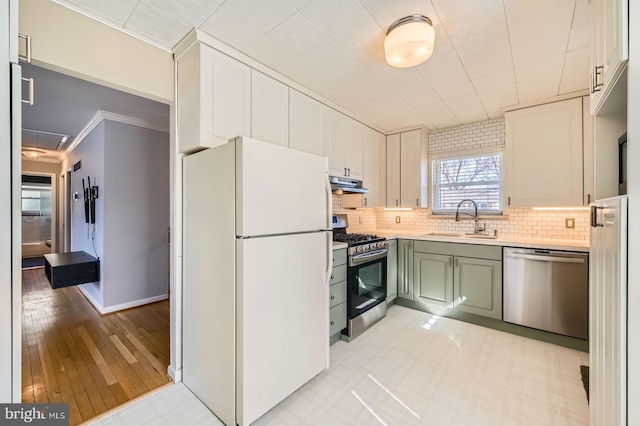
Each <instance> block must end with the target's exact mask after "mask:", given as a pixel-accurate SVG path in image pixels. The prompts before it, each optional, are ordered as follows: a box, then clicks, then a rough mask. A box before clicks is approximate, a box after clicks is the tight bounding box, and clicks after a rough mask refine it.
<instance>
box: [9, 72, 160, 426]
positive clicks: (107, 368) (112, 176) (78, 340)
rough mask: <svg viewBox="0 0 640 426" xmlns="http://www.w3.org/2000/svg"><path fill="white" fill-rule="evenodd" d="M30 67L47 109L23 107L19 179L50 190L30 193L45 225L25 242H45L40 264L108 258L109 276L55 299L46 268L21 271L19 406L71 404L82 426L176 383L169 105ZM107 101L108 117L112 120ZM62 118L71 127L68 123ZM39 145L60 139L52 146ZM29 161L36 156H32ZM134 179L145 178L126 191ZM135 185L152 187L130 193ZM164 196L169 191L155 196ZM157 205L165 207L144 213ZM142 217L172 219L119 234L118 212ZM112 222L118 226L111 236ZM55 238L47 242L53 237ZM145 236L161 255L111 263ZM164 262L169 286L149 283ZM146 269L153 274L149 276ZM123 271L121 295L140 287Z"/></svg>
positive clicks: (73, 419)
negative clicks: (88, 216) (58, 258)
mask: <svg viewBox="0 0 640 426" xmlns="http://www.w3.org/2000/svg"><path fill="white" fill-rule="evenodd" d="M24 68H25V70H26V72H28V73H29V75H31V76H34V77H35V78H36V79H37V80H38V81H39V84H38V86H37V88H36V93H35V94H36V98H38V99H39V102H36V104H35V105H34V106H27V105H25V106H23V126H24V129H23V162H22V169H23V173H24V174H25V175H29V176H41V177H42V176H46V177H48V180H47V181H46V182H44V183H38V182H36V183H33V184H32V185H31V186H27V187H25V188H23V189H24V196H23V199H24V200H23V203H24V204H29V206H27V207H29V208H30V209H31V210H29V209H27V210H28V211H29V212H31V216H32V217H36V214H35V209H36V206H35V204H38V206H37V207H38V214H39V216H37V217H43V218H45V219H42V221H43V222H44V226H43V227H41V228H39V229H38V230H39V231H40V233H39V234H38V235H37V239H36V237H35V236H34V237H33V238H31V237H29V238H26V235H25V234H23V242H27V241H29V242H33V245H34V246H35V245H36V241H44V243H43V244H42V245H43V246H44V247H47V249H48V250H45V249H42V250H41V251H39V252H38V253H37V254H38V255H39V256H38V257H40V258H41V257H42V256H43V255H44V254H46V253H49V252H51V253H60V252H68V251H85V252H87V253H90V254H91V255H92V256H95V257H97V258H99V259H100V264H101V267H102V270H101V280H100V282H96V283H85V284H81V285H78V286H71V287H65V288H56V289H53V288H52V286H51V284H50V283H49V281H48V280H47V277H46V276H45V273H44V267H43V265H34V266H33V267H32V268H30V269H24V270H23V274H22V401H23V402H25V403H56V402H62V403H68V404H69V408H70V410H69V414H70V424H72V425H73V424H79V423H82V422H85V421H87V420H89V419H91V418H94V417H95V416H97V415H100V414H102V413H104V412H106V411H108V410H111V409H113V408H114V407H117V406H118V405H121V404H123V403H126V402H127V401H130V400H132V399H134V398H136V397H138V396H141V395H143V394H144V393H146V392H149V391H151V390H153V389H156V388H158V387H160V386H163V385H165V384H167V383H169V382H170V381H171V378H170V377H169V376H168V375H167V369H168V366H169V361H170V335H169V334H170V333H169V330H170V307H169V300H168V290H169V281H168V278H167V274H166V269H168V259H169V255H168V254H169V242H168V240H167V239H166V232H167V231H166V230H167V227H168V226H169V223H170V220H169V214H170V213H169V211H170V209H169V188H170V184H169V161H168V158H169V136H168V128H169V106H168V105H165V104H159V103H158V102H155V101H150V100H148V99H145V98H141V97H139V96H134V95H131V94H128V93H124V92H118V91H117V90H114V89H110V88H107V87H104V86H99V85H96V84H94V83H89V82H87V81H84V80H80V79H77V78H73V77H69V76H67V75H64V74H59V73H56V72H53V71H49V70H46V69H43V68H39V67H35V66H27V65H25V66H24ZM38 87H39V88H40V90H42V94H41V95H39V93H38ZM105 103H106V104H108V108H109V111H108V112H105V111H104V110H103V108H104V109H106V108H107V106H105ZM100 114H102V115H100ZM65 117H66V118H68V117H71V119H70V120H67V123H66V124H65V123H64V122H65ZM96 117H98V118H99V119H96ZM123 117H124V118H123ZM163 120H164V121H165V122H164V123H162V121H163ZM149 123H151V124H149ZM56 126H57V127H56ZM65 126H66V127H65ZM164 128H166V131H163V129H164ZM31 135H38V137H37V138H33V137H30V136H31ZM42 135H47V139H51V141H50V143H49V144H48V145H47V146H44V140H45V138H44V136H42ZM34 140H35V142H34ZM150 147H152V148H153V149H151V148H150ZM128 149H131V150H132V151H127V150H128ZM30 152H36V153H37V155H36V156H35V157H29V155H28V153H30ZM147 159H149V161H147ZM150 159H155V161H156V162H155V163H152V162H151V160H150ZM165 160H166V161H165ZM158 164H160V165H164V168H165V170H164V172H163V174H162V175H161V176H165V175H166V179H165V177H160V178H158V177H157V173H158V169H161V168H162V166H158ZM131 173H138V174H139V176H138V175H132V177H131V178H128V179H127V180H126V181H122V179H124V178H123V176H125V177H126V176H130V175H129V174H131ZM154 173H156V174H155V175H154ZM89 177H90V178H91V183H92V185H93V186H97V187H98V188H99V191H96V194H95V195H96V197H95V198H96V200H95V205H94V208H95V210H96V214H95V216H96V221H95V223H90V224H88V223H86V222H85V215H84V200H85V199H86V193H84V192H83V190H82V185H81V183H80V182H81V181H82V180H83V179H84V180H87V179H88V178H89ZM118 179H121V180H120V181H119V180H118ZM145 179H146V180H145ZM165 180H166V182H165ZM38 185H41V186H38ZM46 185H48V187H46ZM136 185H138V186H143V188H142V189H137V190H136V191H132V190H131V188H138V187H137V186H136ZM47 188H48V189H47ZM158 188H160V189H158ZM28 191H31V192H28ZM47 191H48V192H47ZM163 191H164V192H166V193H165V194H158V193H159V192H163ZM154 194H155V195H154ZM58 195H59V196H58ZM136 195H138V196H136ZM152 195H153V196H152ZM154 197H155V198H154ZM149 199H151V200H156V201H152V203H156V202H160V203H161V204H151V205H146V206H141V204H140V203H142V201H144V200H149ZM165 199H166V202H165ZM157 200H161V201H157ZM32 204H33V205H32ZM107 207H109V208H107ZM133 207H135V208H136V209H137V210H136V212H140V211H143V212H144V211H146V212H147V213H146V214H144V215H143V214H136V215H134V216H135V217H134V219H136V220H138V222H140V221H141V220H144V221H145V222H149V223H150V222H152V221H153V220H156V221H157V220H158V218H163V217H166V220H164V222H163V221H160V222H161V223H160V224H158V225H157V228H161V229H162V232H161V233H162V237H159V236H158V233H157V232H156V233H155V234H154V233H153V230H151V232H149V229H144V231H145V232H146V234H144V235H138V234H136V232H137V230H138V229H142V227H141V226H132V227H129V228H127V229H126V230H125V231H123V230H122V228H120V229H118V224H122V223H126V222H127V220H126V214H125V215H124V216H122V217H119V216H118V214H120V213H123V212H126V211H128V210H127V209H130V208H133ZM145 209H146V210H145ZM150 210H152V211H153V212H154V213H155V215H153V217H151V216H152V215H151V214H149V213H148V212H149V211H150ZM114 212H115V213H114ZM47 213H48V216H47ZM110 215H112V216H110ZM46 217H48V218H49V219H48V222H47V220H46ZM150 217H151V218H150ZM107 220H111V222H110V223H111V225H110V228H109V230H108V231H106V229H105V226H106V222H107ZM33 222H34V223H36V221H35V220H33ZM131 222H132V223H133V222H134V220H133V219H132V220H131ZM47 225H48V228H47ZM35 230H36V227H35V226H33V227H25V226H24V221H23V231H25V232H32V231H33V232H34V233H35ZM47 231H48V232H49V234H50V235H51V236H50V238H46V236H47V235H49V234H47ZM144 238H149V239H150V240H149V245H151V246H153V248H154V249H153V253H152V252H150V251H141V252H139V253H137V254H132V255H130V256H128V257H127V258H125V259H122V260H121V263H120V264H116V263H114V259H117V257H118V255H119V254H121V253H123V252H126V250H127V249H128V248H130V247H131V246H135V245H136V244H137V243H138V242H139V241H141V240H144ZM31 240H33V241H31ZM31 248H32V249H33V248H34V247H31ZM41 252H42V253H41ZM165 253H166V254H165ZM154 256H155V257H154ZM34 257H35V256H34ZM157 258H162V259H163V261H164V262H165V263H167V265H166V268H164V269H165V270H163V271H162V274H161V275H162V276H163V277H162V279H160V278H155V276H152V275H150V274H149V275H145V273H144V271H150V270H153V269H154V267H155V268H162V265H159V263H161V262H157V261H156V260H155V259H157ZM122 262H130V264H127V265H124V264H123V263H122ZM114 265H115V266H114ZM132 265H133V266H132ZM137 265H148V268H146V269H144V271H143V273H140V268H137V269H136V266H137ZM121 271H128V273H129V272H130V275H131V276H132V277H135V278H133V279H132V282H131V284H130V285H129V284H128V283H126V285H124V286H121V288H120V289H118V286H117V283H121V282H122V281H123V280H126V279H128V278H131V277H128V276H124V277H120V278H118V277H117V273H118V272H121ZM136 271H138V272H136ZM136 274H137V275H136ZM114 277H115V278H114ZM107 286H109V287H108V290H107V288H106V287H107ZM163 286H164V288H165V289H166V290H165V291H164V292H163V291H156V292H155V293H153V294H151V295H148V294H146V293H144V292H141V291H140V288H142V287H144V288H145V289H147V290H148V289H149V288H158V287H160V288H162V287H163ZM122 287H126V288H125V290H126V291H121V290H122ZM128 296H131V297H130V298H129V299H127V297H128ZM110 298H111V299H110ZM118 298H119V299H118Z"/></svg>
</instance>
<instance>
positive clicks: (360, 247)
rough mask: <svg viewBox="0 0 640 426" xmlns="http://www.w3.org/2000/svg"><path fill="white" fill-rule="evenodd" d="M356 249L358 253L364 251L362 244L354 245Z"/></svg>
mask: <svg viewBox="0 0 640 426" xmlns="http://www.w3.org/2000/svg"><path fill="white" fill-rule="evenodd" d="M356 251H357V252H358V253H362V252H364V246H358V247H356Z"/></svg>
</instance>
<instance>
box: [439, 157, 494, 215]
mask: <svg viewBox="0 0 640 426" xmlns="http://www.w3.org/2000/svg"><path fill="white" fill-rule="evenodd" d="M493 154H501V155H502V160H501V171H500V196H499V199H500V210H482V209H478V215H483V216H502V215H504V210H505V207H506V205H505V199H506V197H505V193H506V188H505V179H504V175H505V152H504V146H502V145H498V146H492V147H485V148H476V149H468V150H462V151H449V152H439V153H435V154H430V155H429V177H430V179H431V181H430V185H429V201H430V203H431V214H432V215H436V216H455V213H456V212H455V210H437V209H435V208H434V207H435V203H434V196H435V194H434V176H433V172H434V164H433V163H434V162H435V161H439V160H447V159H456V158H464V157H481V156H485V155H493ZM467 205H468V206H470V207H471V208H469V207H467ZM463 207H464V208H463V209H461V211H462V210H464V211H465V212H467V213H468V212H469V210H471V211H473V208H472V205H471V204H470V203H468V204H465V205H463Z"/></svg>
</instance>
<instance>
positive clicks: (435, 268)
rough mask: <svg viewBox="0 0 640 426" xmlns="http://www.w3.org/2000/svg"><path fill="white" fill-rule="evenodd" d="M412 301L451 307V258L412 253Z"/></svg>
mask: <svg viewBox="0 0 640 426" xmlns="http://www.w3.org/2000/svg"><path fill="white" fill-rule="evenodd" d="M413 278H414V300H416V301H421V302H425V303H428V304H430V305H436V306H443V307H447V308H452V307H453V304H452V302H453V256H448V255H442V254H432V253H414V255H413Z"/></svg>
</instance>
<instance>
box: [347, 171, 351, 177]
mask: <svg viewBox="0 0 640 426" xmlns="http://www.w3.org/2000/svg"><path fill="white" fill-rule="evenodd" d="M347 172H348V173H349V174H348V175H347V176H349V177H351V169H347Z"/></svg>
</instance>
